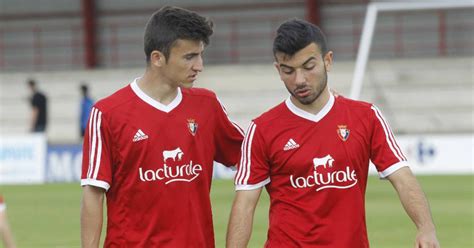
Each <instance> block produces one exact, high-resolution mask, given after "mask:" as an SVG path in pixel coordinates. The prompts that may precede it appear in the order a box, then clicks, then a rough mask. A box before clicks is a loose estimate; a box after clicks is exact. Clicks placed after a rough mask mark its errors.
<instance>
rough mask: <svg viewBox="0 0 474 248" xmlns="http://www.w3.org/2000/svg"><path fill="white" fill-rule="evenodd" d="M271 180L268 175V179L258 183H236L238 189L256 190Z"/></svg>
mask: <svg viewBox="0 0 474 248" xmlns="http://www.w3.org/2000/svg"><path fill="white" fill-rule="evenodd" d="M269 182H270V178H269V177H268V178H267V179H265V180H263V181H261V182H259V183H257V184H237V185H235V190H236V191H239V190H254V189H258V188H261V187H263V186H265V185H267V184H268V183H269Z"/></svg>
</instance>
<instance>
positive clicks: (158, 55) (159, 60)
mask: <svg viewBox="0 0 474 248" xmlns="http://www.w3.org/2000/svg"><path fill="white" fill-rule="evenodd" d="M150 64H152V65H154V66H156V67H161V66H163V65H164V64H166V57H165V55H164V54H163V53H162V52H160V51H157V50H154V51H153V52H151V54H150Z"/></svg>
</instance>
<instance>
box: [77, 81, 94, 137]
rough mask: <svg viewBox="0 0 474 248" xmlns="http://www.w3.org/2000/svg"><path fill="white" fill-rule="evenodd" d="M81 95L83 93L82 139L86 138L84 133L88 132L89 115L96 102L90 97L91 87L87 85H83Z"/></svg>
mask: <svg viewBox="0 0 474 248" xmlns="http://www.w3.org/2000/svg"><path fill="white" fill-rule="evenodd" d="M81 93H82V99H81V116H80V119H79V121H80V123H79V125H80V128H81V138H83V137H84V131H85V130H86V127H87V121H88V119H89V114H90V112H91V110H92V106H93V105H94V100H92V98H91V97H90V96H89V87H88V86H87V84H85V83H82V84H81Z"/></svg>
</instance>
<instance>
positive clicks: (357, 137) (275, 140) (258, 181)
mask: <svg viewBox="0 0 474 248" xmlns="http://www.w3.org/2000/svg"><path fill="white" fill-rule="evenodd" d="M369 160H371V161H372V162H373V163H374V164H375V165H376V167H377V170H378V171H379V173H380V176H381V177H386V176H388V175H390V174H391V173H392V172H394V171H396V170H398V169H399V168H401V167H403V166H406V165H407V162H406V158H405V157H404V155H403V154H402V152H401V150H400V148H399V146H398V145H397V143H396V141H395V138H394V136H393V133H392V131H391V130H390V127H389V126H388V124H387V122H386V121H385V120H384V118H383V117H382V115H381V113H380V111H379V110H378V109H377V108H376V107H375V106H373V105H371V104H368V103H364V102H359V101H353V100H350V99H346V98H344V97H338V98H335V97H334V96H332V95H331V97H330V100H329V101H328V103H327V104H326V105H325V106H324V108H323V109H322V110H321V111H320V112H319V113H318V114H316V115H314V114H310V113H308V112H305V111H303V110H301V109H299V108H298V107H296V106H295V105H294V104H293V103H292V102H291V101H290V99H287V100H286V101H285V102H283V103H281V104H280V105H278V106H276V107H275V108H273V109H271V110H270V111H268V112H266V113H264V114H263V115H261V116H260V117H258V118H256V119H255V120H254V121H253V122H252V123H251V124H250V126H249V129H248V131H247V134H246V137H245V139H244V143H243V144H242V156H241V160H240V164H239V169H238V172H237V174H236V178H235V183H236V189H237V190H250V189H256V188H259V187H262V186H265V187H266V189H267V191H268V194H269V195H270V217H269V222H270V225H269V230H268V240H267V242H266V247H321V248H322V247H324V248H347V247H351V248H359V247H364V248H365V247H369V241H368V238H367V230H366V223H365V205H364V198H365V189H366V183H367V174H368V167H369Z"/></svg>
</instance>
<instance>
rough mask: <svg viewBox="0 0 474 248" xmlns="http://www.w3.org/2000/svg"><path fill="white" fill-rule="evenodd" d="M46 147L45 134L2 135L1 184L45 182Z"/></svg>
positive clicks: (0, 147)
mask: <svg viewBox="0 0 474 248" xmlns="http://www.w3.org/2000/svg"><path fill="white" fill-rule="evenodd" d="M46 148H47V146H46V137H45V135H43V134H28V135H15V136H0V184H32V183H43V182H44V180H45V163H46Z"/></svg>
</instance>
